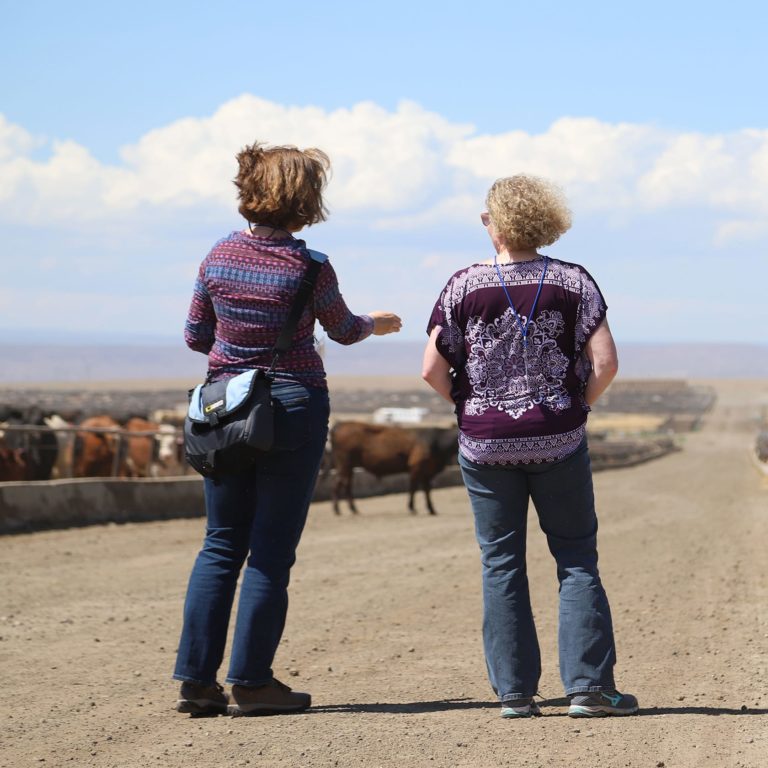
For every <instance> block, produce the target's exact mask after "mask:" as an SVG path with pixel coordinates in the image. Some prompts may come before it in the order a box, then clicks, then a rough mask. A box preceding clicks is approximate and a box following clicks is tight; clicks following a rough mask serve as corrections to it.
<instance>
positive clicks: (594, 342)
mask: <svg viewBox="0 0 768 768" xmlns="http://www.w3.org/2000/svg"><path fill="white" fill-rule="evenodd" d="M585 349H586V353H587V357H588V358H589V361H590V363H592V373H590V374H589V379H587V387H586V389H585V390H584V399H585V400H586V401H587V405H594V404H595V403H596V402H597V400H598V398H599V397H600V395H602V394H603V392H605V390H606V389H607V388H608V385H609V384H610V383H611V382H612V381H613V380H614V378H615V377H616V374H617V373H618V370H619V356H618V354H617V353H616V344H615V343H614V341H613V336H612V334H611V329H610V328H609V327H608V319H607V318H606V319H605V320H603V322H602V323H601V324H600V325H599V327H598V329H597V330H596V331H595V332H594V333H593V334H592V336H590V338H589V341H588V342H587V345H586V348H585Z"/></svg>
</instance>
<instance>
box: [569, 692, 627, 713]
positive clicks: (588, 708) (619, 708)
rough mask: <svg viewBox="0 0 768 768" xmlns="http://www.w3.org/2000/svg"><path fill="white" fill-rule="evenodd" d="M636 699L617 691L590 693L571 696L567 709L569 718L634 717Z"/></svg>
mask: <svg viewBox="0 0 768 768" xmlns="http://www.w3.org/2000/svg"><path fill="white" fill-rule="evenodd" d="M637 709H638V707H637V699H636V698H635V697H634V696H633V695H632V694H631V693H619V692H618V691H590V692H588V693H575V694H573V695H572V696H571V706H570V707H569V708H568V715H569V716H570V717H608V716H609V715H634V714H635V713H636V712H637Z"/></svg>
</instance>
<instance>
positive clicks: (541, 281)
mask: <svg viewBox="0 0 768 768" xmlns="http://www.w3.org/2000/svg"><path fill="white" fill-rule="evenodd" d="M548 263H549V256H545V257H544V270H543V271H542V273H541V278H540V279H539V287H538V289H537V291H536V298H535V299H534V300H533V306H532V307H531V313H530V315H528V319H527V320H526V321H525V325H523V321H522V320H521V319H520V315H519V314H518V312H517V310H516V309H515V305H514V304H513V303H512V297H511V296H510V295H509V291H508V290H507V284H506V283H505V282H504V277H503V276H502V274H501V270H500V269H499V263H498V262H497V261H496V254H495V253H494V254H493V266H494V267H496V274H497V275H498V276H499V280H501V287H502V288H503V289H504V295H505V296H506V297H507V301H508V302H509V306H510V307H511V308H512V314H513V315H514V316H515V320H517V326H518V328H520V333H521V334H522V336H523V347H524V348H525V349H528V324H529V323H530V322H531V318H532V317H533V314H534V312H536V305H537V304H538V303H539V296H541V287H542V286H543V285H544V277H545V275H546V274H547V265H548Z"/></svg>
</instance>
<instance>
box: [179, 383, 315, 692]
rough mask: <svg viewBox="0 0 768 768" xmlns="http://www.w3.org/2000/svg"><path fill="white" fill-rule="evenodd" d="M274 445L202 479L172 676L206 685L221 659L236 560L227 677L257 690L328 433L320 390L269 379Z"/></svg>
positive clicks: (266, 676) (266, 675) (281, 616)
mask: <svg viewBox="0 0 768 768" xmlns="http://www.w3.org/2000/svg"><path fill="white" fill-rule="evenodd" d="M272 394H273V398H274V400H275V435H276V438H275V447H274V448H273V449H272V450H271V451H269V452H268V453H265V454H264V456H263V457H262V458H260V460H259V462H258V464H257V465H256V467H255V468H254V469H253V470H250V471H248V472H247V473H242V474H237V475H229V476H227V477H224V478H222V479H221V480H219V481H218V482H214V481H212V480H208V479H206V480H205V506H206V513H207V527H206V533H205V541H204V542H203V548H202V550H201V551H200V554H199V555H198V556H197V560H196V561H195V565H194V567H193V569H192V575H191V576H190V579H189V587H188V590H187V598H186V601H185V604H184V627H183V629H182V633H181V641H180V642H179V650H178V655H177V659H176V669H175V672H174V675H173V676H174V678H175V679H177V680H187V681H191V682H196V683H202V684H205V685H208V684H211V683H213V682H214V681H215V680H216V673H217V671H218V669H219V667H220V666H221V663H222V660H223V657H224V646H225V644H226V639H227V627H228V625H229V618H230V613H231V611H232V603H233V601H234V597H235V589H236V587H237V581H238V576H239V574H240V570H241V568H242V566H243V564H244V563H245V573H244V575H243V580H242V584H241V587H240V599H239V603H238V609H237V620H236V622H235V634H234V638H233V641H232V653H231V658H230V665H229V674H228V675H227V678H226V681H227V682H229V683H239V684H242V685H263V684H265V683H268V682H269V681H270V680H271V679H272V668H271V667H272V661H273V659H274V656H275V652H276V650H277V646H278V644H279V642H280V638H281V637H282V634H283V628H284V626H285V616H286V613H287V610H288V581H289V576H290V571H291V566H292V565H293V563H294V561H295V559H296V548H297V546H298V544H299V539H300V538H301V533H302V530H303V529H304V523H305V522H306V519H307V510H308V509H309V503H310V500H311V498H312V492H313V491H314V487H315V481H316V479H317V473H318V470H319V467H320V462H321V460H322V456H323V451H324V449H325V439H326V435H327V433H328V415H329V406H328V393H327V392H325V391H324V390H320V389H316V388H308V387H305V386H303V385H301V384H297V383H282V382H276V383H275V385H274V386H273V389H272Z"/></svg>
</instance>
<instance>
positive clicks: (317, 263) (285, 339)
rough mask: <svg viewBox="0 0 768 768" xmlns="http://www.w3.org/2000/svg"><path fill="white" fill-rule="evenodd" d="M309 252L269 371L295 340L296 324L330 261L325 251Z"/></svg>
mask: <svg viewBox="0 0 768 768" xmlns="http://www.w3.org/2000/svg"><path fill="white" fill-rule="evenodd" d="M307 252H308V253H309V264H308V265H307V269H306V271H305V272H304V277H302V278H301V282H300V283H299V289H298V291H297V292H296V296H295V297H294V299H293V304H292V305H291V309H290V310H289V312H288V317H287V319H286V321H285V324H284V325H283V328H282V330H281V331H280V335H279V336H278V337H277V341H276V342H275V346H274V347H272V351H273V353H274V354H273V357H272V365H270V366H269V371H268V373H272V371H273V370H274V368H275V365H277V361H278V358H279V357H280V355H282V354H283V353H284V352H287V351H288V349H290V346H291V342H292V341H293V334H294V333H296V326H297V325H298V324H299V319H300V318H301V315H302V312H304V307H305V306H306V304H307V301H308V299H309V297H310V295H311V294H312V291H313V289H314V287H315V283H316V282H317V277H318V275H319V274H320V270H321V269H322V266H323V264H325V262H326V261H328V257H327V256H326V255H325V254H324V253H320V251H313V250H311V249H309V248H307Z"/></svg>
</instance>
